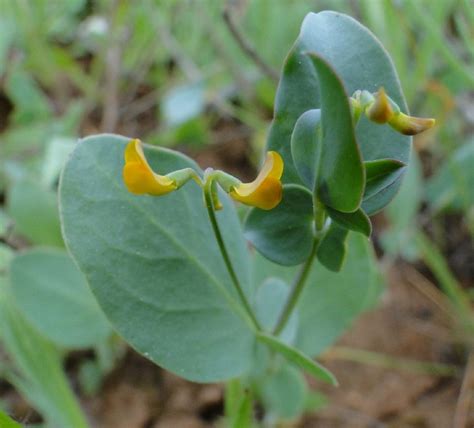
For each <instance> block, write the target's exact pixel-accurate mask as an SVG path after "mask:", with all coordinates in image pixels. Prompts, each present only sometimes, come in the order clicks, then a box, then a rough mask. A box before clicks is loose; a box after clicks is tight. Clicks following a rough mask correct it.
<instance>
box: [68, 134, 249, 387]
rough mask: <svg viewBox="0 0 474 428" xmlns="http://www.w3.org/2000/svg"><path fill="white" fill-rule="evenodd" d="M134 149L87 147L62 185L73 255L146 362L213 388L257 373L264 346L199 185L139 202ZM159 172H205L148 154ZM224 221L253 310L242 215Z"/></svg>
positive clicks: (105, 142)
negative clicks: (132, 188) (259, 347)
mask: <svg viewBox="0 0 474 428" xmlns="http://www.w3.org/2000/svg"><path fill="white" fill-rule="evenodd" d="M128 141H129V140H128V139H127V138H124V137H119V136H115V135H100V136H95V137H90V138H87V139H84V140H82V141H81V142H80V143H79V144H78V146H77V147H76V149H75V150H74V152H73V154H72V156H71V158H70V160H69V161H68V163H67V164H66V166H65V168H64V170H63V175H62V179H61V184H60V206H61V219H62V224H63V230H64V235H65V237H66V242H67V245H68V248H69V250H70V252H71V253H72V255H73V257H74V259H75V260H76V262H77V264H78V265H79V268H80V269H81V270H82V271H83V273H84V274H85V275H86V278H87V280H88V282H89V284H90V286H91V287H92V290H93V292H94V294H95V296H96V298H97V300H98V302H99V304H100V306H101V307H102V309H103V311H104V312H105V314H106V315H107V317H108V318H109V320H110V321H111V322H112V325H113V326H114V327H115V328H116V330H117V331H118V333H119V334H120V335H122V336H123V338H124V339H125V340H126V341H127V342H128V343H130V344H131V345H132V346H133V347H134V348H135V349H136V350H137V351H138V352H140V353H142V354H143V355H145V356H146V357H147V358H149V359H151V360H152V361H154V362H155V363H157V364H159V365H161V366H163V367H164V368H166V369H167V370H170V371H172V372H174V373H176V374H178V375H180V376H182V377H184V378H187V379H190V380H194V381H199V382H212V381H218V380H223V379H228V378H232V377H236V376H239V375H240V374H242V373H243V372H245V371H246V370H247V369H248V368H249V367H250V365H251V362H252V358H253V347H254V344H255V336H254V332H253V327H252V324H251V322H250V320H249V319H248V317H247V315H246V314H245V312H244V310H243V308H242V306H241V305H240V303H239V300H238V296H237V293H236V292H235V290H234V287H233V285H232V282H231V279H230V276H229V273H228V271H227V269H226V267H225V264H224V262H223V259H222V256H221V254H220V251H219V248H218V246H217V244H216V242H215V238H214V235H213V232H212V228H211V225H210V222H209V219H208V216H207V211H206V209H205V207H204V204H203V201H202V191H201V189H200V188H199V187H198V186H197V184H195V183H194V182H190V183H188V184H187V185H186V186H185V187H183V188H182V189H180V190H178V191H176V192H173V193H170V194H168V195H166V196H162V197H152V196H147V195H145V196H137V195H132V194H130V193H128V192H127V190H126V189H125V186H124V184H123V182H122V168H123V153H124V149H125V146H126V144H127V143H128ZM145 154H146V156H147V158H148V160H149V162H150V165H151V166H152V167H153V169H154V170H155V171H157V172H159V173H160V174H166V173H169V172H171V171H174V170H177V169H181V168H187V167H191V168H195V169H198V167H197V165H196V164H195V163H194V162H193V161H191V160H190V159H189V158H187V157H185V156H183V155H181V154H179V153H177V152H174V151H171V150H166V149H162V148H155V147H145ZM220 198H221V200H222V202H223V205H224V209H223V210H222V211H220V212H218V213H217V217H218V221H219V224H220V228H221V230H222V231H223V235H224V241H225V245H226V247H227V250H228V252H229V254H231V255H232V263H233V264H234V266H235V268H236V272H237V274H238V276H239V279H240V282H241V284H242V286H243V288H244V291H245V293H246V294H247V297H248V299H249V300H250V301H253V291H252V288H251V287H252V286H251V284H250V281H249V264H250V263H249V260H248V251H247V248H246V243H245V241H244V239H243V236H242V232H241V226H240V223H239V220H238V218H237V215H236V213H235V209H234V205H233V203H232V202H231V201H230V200H229V198H228V197H227V196H226V195H224V194H222V195H221V197H220Z"/></svg>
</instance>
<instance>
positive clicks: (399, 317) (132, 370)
mask: <svg viewBox="0 0 474 428" xmlns="http://www.w3.org/2000/svg"><path fill="white" fill-rule="evenodd" d="M416 278H418V279H420V278H419V277H418V276H416V275H415V274H414V273H413V268H412V267H410V266H406V265H403V264H400V265H398V266H396V268H392V269H391V270H390V275H389V277H388V283H389V284H388V287H387V289H386V291H385V293H384V295H383V297H382V299H381V302H380V304H379V306H378V307H377V308H375V309H373V310H371V311H369V312H367V313H366V314H364V315H363V316H362V317H360V318H359V320H358V321H357V322H355V323H354V325H353V326H352V328H351V329H350V330H349V331H348V332H347V333H346V334H345V335H344V336H343V337H342V338H341V339H340V340H339V342H338V343H337V344H336V347H335V348H334V350H330V351H328V352H327V353H326V354H325V355H324V356H323V358H322V360H323V362H324V363H325V364H326V365H327V366H328V367H329V368H330V369H331V370H332V371H333V372H334V373H335V375H336V376H337V378H338V380H339V382H340V386H339V387H338V388H333V387H327V386H325V385H319V384H314V383H312V387H313V388H315V389H318V390H319V391H322V392H324V393H325V394H326V395H327V397H328V398H329V405H328V406H327V407H326V408H324V409H323V410H321V411H320V412H318V413H314V414H309V415H307V416H306V417H304V418H303V419H302V420H301V421H295V422H294V423H292V424H289V425H286V426H292V427H299V428H313V427H315V428H316V427H317V428H342V427H344V428H363V427H364V428H382V427H387V428H392V427H400V428H405V427H406V428H408V427H413V428H425V427H426V428H447V427H451V426H453V425H452V424H453V417H454V413H455V408H456V403H457V401H458V396H459V392H460V388H461V381H462V376H463V367H464V365H465V355H464V354H463V353H462V351H461V349H462V347H458V346H457V345H456V343H455V342H454V338H453V335H452V334H451V333H450V332H451V331H453V330H452V328H451V326H450V318H449V316H447V315H445V314H444V313H443V311H442V310H440V308H439V307H437V306H436V305H435V304H434V303H433V302H432V301H431V300H430V299H428V298H427V297H426V295H424V294H423V292H421V291H420V289H419V287H420V285H419V284H418V287H415V286H414V285H413V281H414V279H416ZM423 286H425V285H423ZM342 346H344V347H345V348H351V349H362V350H368V351H373V352H377V353H382V354H386V355H390V356H393V357H396V360H397V361H402V360H406V359H409V360H416V361H424V362H438V363H444V364H448V365H451V366H453V367H457V368H458V371H457V374H456V375H454V376H445V377H442V376H439V375H432V374H426V373H423V372H422V371H420V370H417V371H416V372H413V371H408V370H406V369H389V368H386V367H378V366H376V365H373V364H372V363H371V362H370V361H368V362H366V363H360V362H355V361H350V359H349V360H348V359H347V358H344V359H343V358H341V356H340V355H339V356H338V352H337V350H338V349H341V347H342ZM310 382H311V381H310ZM222 396H223V388H222V386H220V385H198V384H194V383H190V382H186V381H184V380H182V379H179V378H177V377H176V376H173V375H171V374H169V373H167V372H165V371H163V370H161V369H159V368H158V367H156V366H154V365H153V364H152V363H150V362H148V361H147V360H145V359H144V358H142V357H141V356H139V355H138V354H136V353H134V352H133V351H129V352H127V354H126V356H125V357H124V359H123V360H122V361H121V363H120V364H119V365H118V366H117V367H116V369H115V370H114V371H113V372H112V373H111V374H110V375H109V376H108V378H107V379H106V381H105V382H104V385H103V387H102V390H101V391H100V392H99V393H98V394H97V396H96V397H95V398H93V399H90V400H85V401H84V404H85V406H86V408H87V409H88V413H89V415H90V417H91V419H92V420H94V421H95V425H96V426H97V427H100V428H168V427H169V428H171V427H179V428H207V427H215V426H218V425H217V424H218V421H219V419H220V417H221V416H222V408H223V403H222ZM467 426H468V427H471V426H474V412H473V411H471V414H470V420H469V424H468V425H467Z"/></svg>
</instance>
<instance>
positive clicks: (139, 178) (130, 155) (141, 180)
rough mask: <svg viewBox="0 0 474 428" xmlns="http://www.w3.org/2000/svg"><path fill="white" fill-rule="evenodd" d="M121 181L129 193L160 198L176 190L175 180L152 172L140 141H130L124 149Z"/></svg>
mask: <svg viewBox="0 0 474 428" xmlns="http://www.w3.org/2000/svg"><path fill="white" fill-rule="evenodd" d="M123 181H124V183H125V185H126V186H127V189H128V191H129V192H131V193H135V194H137V195H143V194H148V195H154V196H161V195H165V194H167V193H170V192H172V191H173V190H176V189H177V187H178V186H177V184H176V182H175V180H172V179H171V178H169V177H166V176H163V175H158V174H156V173H154V172H153V170H152V169H151V167H150V165H149V164H148V161H147V160H146V158H145V154H144V153H143V147H142V144H141V142H140V140H137V139H135V140H131V141H130V143H128V145H127V147H126V149H125V166H124V167H123Z"/></svg>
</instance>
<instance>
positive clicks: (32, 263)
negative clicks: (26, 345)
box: [10, 249, 111, 348]
mask: <svg viewBox="0 0 474 428" xmlns="http://www.w3.org/2000/svg"><path fill="white" fill-rule="evenodd" d="M10 285H11V292H12V295H13V297H14V299H15V301H16V304H17V306H18V309H19V310H20V311H21V312H22V314H23V316H24V317H25V318H26V319H27V320H28V321H29V322H30V323H31V325H33V326H34V327H35V328H36V329H37V330H38V331H39V332H40V333H42V334H43V335H44V336H45V337H47V338H49V339H50V340H52V341H53V342H54V343H56V344H58V345H59V346H62V347H65V348H86V347H90V346H92V345H94V344H97V343H99V342H101V341H102V340H105V339H106V337H107V336H108V335H109V334H110V333H111V329H110V325H109V323H108V321H107V320H106V319H105V317H104V315H103V314H102V312H101V310H100V309H99V307H98V305H97V302H96V301H95V299H94V297H93V295H92V293H91V292H90V290H89V287H88V285H87V283H86V281H85V278H84V276H83V275H82V273H81V272H80V271H79V269H78V268H77V267H76V265H75V264H74V262H73V261H72V260H71V258H70V257H69V256H68V254H67V253H66V252H65V251H60V250H52V249H34V250H30V251H27V252H25V253H22V254H19V255H17V256H16V257H15V258H14V259H13V260H12V262H11V265H10Z"/></svg>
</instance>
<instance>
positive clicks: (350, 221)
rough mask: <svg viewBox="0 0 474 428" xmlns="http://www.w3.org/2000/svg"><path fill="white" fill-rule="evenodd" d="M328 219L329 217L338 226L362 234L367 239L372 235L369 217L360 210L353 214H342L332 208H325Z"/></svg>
mask: <svg viewBox="0 0 474 428" xmlns="http://www.w3.org/2000/svg"><path fill="white" fill-rule="evenodd" d="M326 210H327V212H328V214H329V217H331V218H332V219H333V220H334V221H335V222H336V223H338V224H339V225H340V226H342V227H344V228H346V229H349V230H353V231H354V232H359V233H362V234H363V235H365V236H367V237H369V236H370V234H371V233H372V224H371V223H370V219H369V217H367V214H366V213H365V212H364V211H363V210H362V209H360V208H359V209H358V210H357V211H354V212H353V213H343V212H340V211H336V210H333V209H332V208H329V207H327V208H326Z"/></svg>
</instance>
